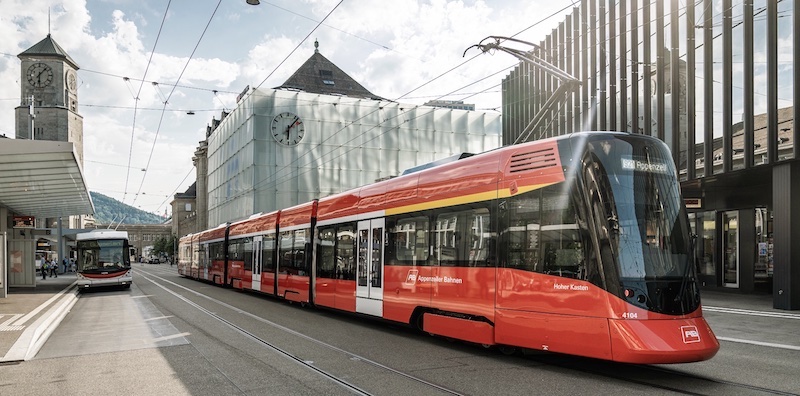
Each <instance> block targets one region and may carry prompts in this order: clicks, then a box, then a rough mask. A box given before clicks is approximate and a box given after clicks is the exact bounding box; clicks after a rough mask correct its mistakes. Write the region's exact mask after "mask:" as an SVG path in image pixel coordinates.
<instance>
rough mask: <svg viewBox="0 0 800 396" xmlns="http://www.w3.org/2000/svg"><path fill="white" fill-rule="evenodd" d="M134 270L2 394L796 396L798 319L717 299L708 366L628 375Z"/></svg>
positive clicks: (4, 373) (92, 300)
mask: <svg viewBox="0 0 800 396" xmlns="http://www.w3.org/2000/svg"><path fill="white" fill-rule="evenodd" d="M135 269H136V280H135V283H134V286H133V287H132V288H131V290H130V291H111V292H104V293H87V294H83V295H81V297H80V299H79V300H78V302H77V303H76V305H75V306H74V307H73V309H72V311H71V312H70V313H69V314H68V315H67V317H66V318H65V319H64V321H63V322H62V324H61V326H59V328H58V329H57V330H56V331H55V332H54V333H53V335H52V336H51V337H50V339H49V340H48V341H47V343H46V344H45V345H44V346H43V347H42V349H41V350H40V351H39V354H38V355H37V356H36V358H35V359H34V360H31V361H29V362H25V363H21V364H17V365H11V366H0V389H2V393H3V394H13V395H27V394H30V395H43V394H45V395H47V394H59V395H64V394H81V395H92V394H98V395H100V394H103V395H105V394H108V393H109V392H112V391H113V393H119V394H131V395H140V394H141V395H144V394H147V395H152V394H170V395H172V394H175V395H180V394H202V395H209V394H210V395H213V394H220V395H223V394H225V395H229V394H281V395H301V394H302V395H306V394H352V393H357V394H358V393H360V392H362V393H363V394H389V395H394V394H415V395H418V394H419V395H423V394H475V395H483V394H486V395H488V394H492V395H494V394H526V395H530V394H554V395H559V394H570V395H572V394H576V393H578V394H586V393H593V394H612V393H613V394H618V393H620V392H623V393H625V394H633V395H638V394H648V395H650V394H679V393H694V394H726V395H736V394H740V395H752V394H798V393H800V382H798V381H800V380H799V379H798V376H797V375H796V369H795V367H800V340H798V339H797V337H796V335H797V331H796V330H795V329H796V328H798V326H797V325H798V324H800V322H798V320H800V315H796V314H792V313H781V312H778V313H775V312H771V311H761V310H752V309H750V310H743V311H731V310H730V307H725V306H723V305H725V304H723V302H725V301H728V299H725V298H721V299H716V296H713V297H712V298H709V299H707V301H706V304H709V302H717V303H718V304H717V305H709V307H708V309H707V312H706V314H707V318H708V320H709V322H710V323H711V325H712V327H713V328H714V330H715V332H716V333H717V335H718V336H719V337H720V339H721V340H722V349H721V350H720V352H719V354H718V355H717V356H716V357H715V358H714V359H712V360H710V361H707V362H701V363H693V364H682V365H670V366H635V365H620V364H614V363H608V362H598V361H593V360H588V359H580V358H573V357H568V356H559V355H552V354H541V353H531V354H526V355H525V356H504V355H502V354H499V353H497V352H494V351H490V350H484V349H482V348H480V347H476V346H472V345H467V344H463V343H457V342H456V343H451V342H447V341H446V340H443V339H440V338H435V337H428V336H425V335H422V334H419V333H417V332H413V331H409V330H407V329H405V328H403V327H400V326H392V325H387V324H385V323H380V322H372V321H366V322H365V321H363V320H360V319H357V318H355V317H352V316H348V315H342V314H338V313H332V312H327V311H319V310H314V309H304V308H300V307H298V306H296V305H290V304H286V303H284V302H279V301H275V300H272V299H268V298H263V297H259V296H253V295H251V294H247V293H240V292H236V291H232V290H226V289H221V288H218V287H214V286H210V285H206V284H203V283H199V282H195V281H191V280H187V279H182V278H179V277H177V275H176V273H175V269H174V267H172V268H171V267H169V266H167V265H145V266H135ZM195 292H200V293H202V295H204V296H207V297H201V296H200V295H198V294H196V293H195ZM722 297H724V296H722ZM747 308H751V307H747ZM754 308H758V307H754ZM778 314H781V315H778ZM232 326H235V327H232ZM84 336H90V337H84ZM42 373H46V374H42ZM326 374H327V375H328V376H327V377H326ZM336 380H339V381H340V382H336Z"/></svg>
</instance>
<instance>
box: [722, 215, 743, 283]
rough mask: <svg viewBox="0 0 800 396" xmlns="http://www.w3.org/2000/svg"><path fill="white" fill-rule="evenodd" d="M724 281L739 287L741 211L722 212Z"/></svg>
mask: <svg viewBox="0 0 800 396" xmlns="http://www.w3.org/2000/svg"><path fill="white" fill-rule="evenodd" d="M722 283H723V285H725V287H734V288H738V287H739V212H736V211H731V212H724V213H723V214H722Z"/></svg>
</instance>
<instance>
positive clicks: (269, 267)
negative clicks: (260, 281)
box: [261, 234, 275, 272]
mask: <svg viewBox="0 0 800 396" xmlns="http://www.w3.org/2000/svg"><path fill="white" fill-rule="evenodd" d="M274 257H275V234H269V235H264V237H263V240H262V242H261V272H275V259H274Z"/></svg>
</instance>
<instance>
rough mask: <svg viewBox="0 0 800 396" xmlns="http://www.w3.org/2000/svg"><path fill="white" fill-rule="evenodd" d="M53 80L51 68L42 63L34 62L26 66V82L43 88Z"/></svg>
mask: <svg viewBox="0 0 800 396" xmlns="http://www.w3.org/2000/svg"><path fill="white" fill-rule="evenodd" d="M51 82H53V69H51V68H50V66H48V65H47V64H44V63H34V64H32V65H31V67H29V68H28V83H30V84H31V85H33V86H34V87H36V88H44V87H46V86H48V85H50V83H51Z"/></svg>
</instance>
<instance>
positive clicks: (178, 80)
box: [126, 0, 222, 209]
mask: <svg viewBox="0 0 800 396" xmlns="http://www.w3.org/2000/svg"><path fill="white" fill-rule="evenodd" d="M220 4H222V0H219V2H217V6H216V7H214V11H213V12H212V13H211V16H210V17H209V18H208V22H207V23H206V26H205V28H204V29H203V32H202V33H200V37H199V38H198V39H197V44H195V46H194V49H192V53H191V54H190V55H189V58H188V59H186V63H184V65H183V69H182V70H181V72H180V74H179V75H178V79H177V81H176V84H177V83H178V82H180V80H181V78H182V77H183V74H184V73H185V72H186V68H187V67H188V66H189V62H191V61H192V58H194V54H195V52H197V48H198V47H199V46H200V43H201V42H202V41H203V37H204V36H205V34H206V32H207V31H208V27H209V26H210V25H211V21H213V20H214V16H215V15H216V14H217V10H219V6H220ZM176 89H177V88H176V87H175V86H173V87H172V90H171V91H170V92H169V95H167V98H166V100H165V101H164V106H163V111H162V112H161V117H159V119H158V127H157V128H156V133H155V137H154V138H153V144H152V146H151V147H150V155H149V156H148V157H147V166H146V167H145V169H147V168H149V167H150V162H151V161H152V159H153V153H154V152H155V148H156V143H158V134H159V132H160V131H161V125H162V123H163V121H164V114H165V113H166V110H167V106H168V105H169V99H170V98H172V95H173V94H174V93H175V90H176ZM128 172H130V170H129V171H128ZM146 179H147V170H145V172H144V175H143V176H142V181H141V183H140V184H139V189H138V190H137V194H136V198H134V199H133V203H134V204H135V203H136V200H137V198H138V197H139V193H140V192H141V191H142V187H143V186H144V182H145V180H146ZM126 190H127V186H126ZM158 209H161V208H160V207H159V208H158Z"/></svg>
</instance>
